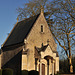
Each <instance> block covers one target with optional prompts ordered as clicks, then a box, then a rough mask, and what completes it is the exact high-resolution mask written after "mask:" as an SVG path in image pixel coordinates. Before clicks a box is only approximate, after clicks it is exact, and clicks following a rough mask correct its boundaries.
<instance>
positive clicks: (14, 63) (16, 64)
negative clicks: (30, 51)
mask: <svg viewBox="0 0 75 75" xmlns="http://www.w3.org/2000/svg"><path fill="white" fill-rule="evenodd" d="M21 59H22V50H21V51H20V52H19V53H18V54H16V55H15V56H14V57H13V58H11V59H10V60H9V61H8V62H7V63H6V64H5V65H3V66H2V69H5V68H11V69H13V75H20V74H21Z"/></svg>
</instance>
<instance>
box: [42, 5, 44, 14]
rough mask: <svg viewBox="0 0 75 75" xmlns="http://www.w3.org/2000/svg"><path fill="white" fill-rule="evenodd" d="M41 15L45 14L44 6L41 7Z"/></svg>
mask: <svg viewBox="0 0 75 75" xmlns="http://www.w3.org/2000/svg"><path fill="white" fill-rule="evenodd" d="M41 13H44V8H43V6H42V5H41Z"/></svg>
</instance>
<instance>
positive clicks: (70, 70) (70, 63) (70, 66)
mask: <svg viewBox="0 0 75 75" xmlns="http://www.w3.org/2000/svg"><path fill="white" fill-rule="evenodd" d="M67 41H68V49H69V58H68V59H69V72H70V73H73V66H72V56H71V46H70V40H69V34H67Z"/></svg>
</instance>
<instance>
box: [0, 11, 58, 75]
mask: <svg viewBox="0 0 75 75" xmlns="http://www.w3.org/2000/svg"><path fill="white" fill-rule="evenodd" d="M0 58H1V60H0V61H1V62H0V63H1V66H0V68H12V69H13V70H14V75H20V70H28V71H30V70H36V71H39V74H40V75H50V74H52V75H54V74H56V73H57V72H59V56H58V52H57V44H56V43H55V40H54V38H53V35H52V34H51V32H50V29H49V27H48V24H47V21H46V19H45V17H44V13H43V12H42V11H41V13H40V14H38V15H35V16H32V17H30V18H27V19H24V20H22V21H20V22H17V23H16V24H15V26H14V28H13V29H12V31H11V32H10V34H9V36H8V37H7V39H6V40H5V42H4V43H3V45H2V47H1V54H0Z"/></svg>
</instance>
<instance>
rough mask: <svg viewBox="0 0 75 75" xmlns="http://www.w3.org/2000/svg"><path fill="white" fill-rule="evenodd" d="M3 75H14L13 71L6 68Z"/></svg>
mask: <svg viewBox="0 0 75 75" xmlns="http://www.w3.org/2000/svg"><path fill="white" fill-rule="evenodd" d="M2 75H13V70H12V69H10V68H5V69H3V70H2Z"/></svg>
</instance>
